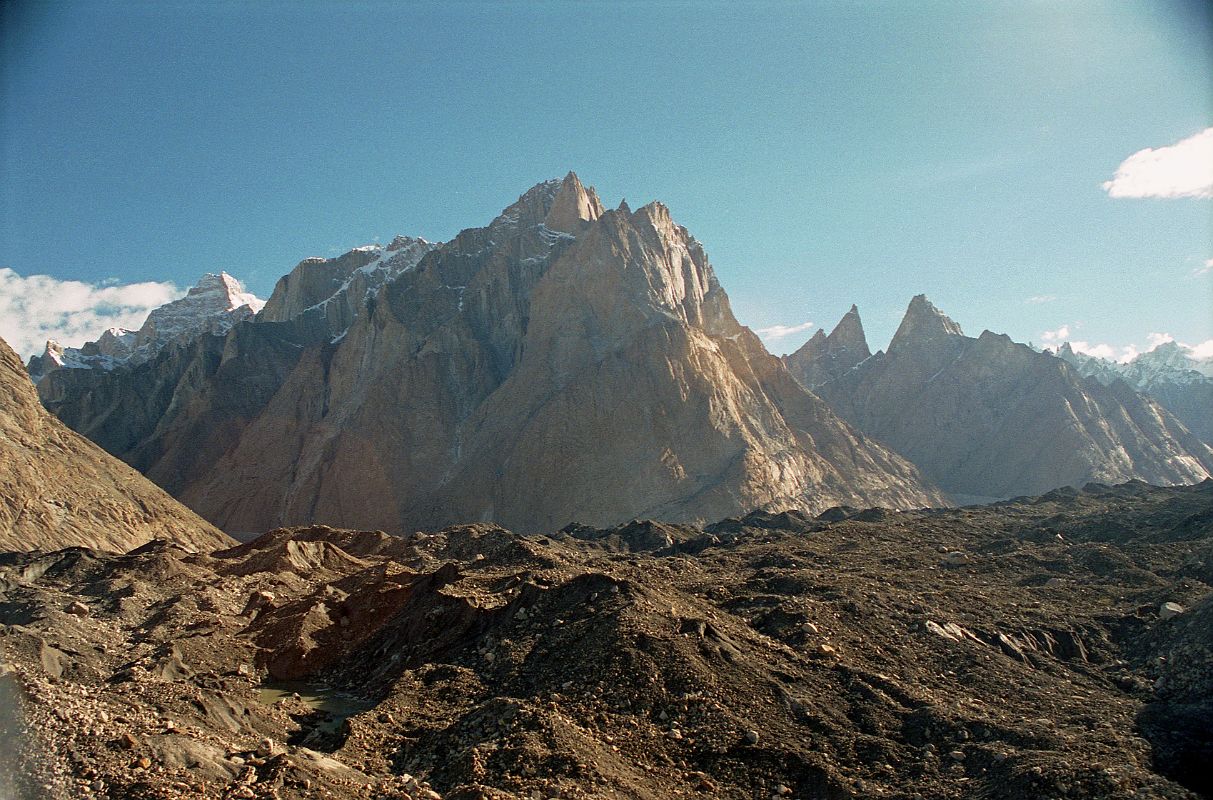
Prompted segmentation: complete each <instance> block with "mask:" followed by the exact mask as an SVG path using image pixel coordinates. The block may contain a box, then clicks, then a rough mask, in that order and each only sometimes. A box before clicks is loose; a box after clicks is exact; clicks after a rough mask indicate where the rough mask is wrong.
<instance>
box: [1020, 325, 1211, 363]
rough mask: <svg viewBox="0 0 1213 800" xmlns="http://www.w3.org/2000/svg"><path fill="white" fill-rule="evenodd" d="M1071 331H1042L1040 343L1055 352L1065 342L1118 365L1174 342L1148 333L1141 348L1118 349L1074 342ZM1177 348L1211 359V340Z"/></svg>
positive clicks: (1167, 336)
mask: <svg viewBox="0 0 1213 800" xmlns="http://www.w3.org/2000/svg"><path fill="white" fill-rule="evenodd" d="M1072 334H1073V330H1072V329H1071V327H1070V326H1069V325H1062V326H1061V327H1059V328H1057V329H1056V330H1052V331H1044V332H1043V333H1041V334H1040V341H1041V343H1042V344H1043V345H1044V346H1045V347H1047V348H1050V349H1052V350H1056V349H1057V348H1059V347H1061V346H1062V345H1063V344H1065V343H1066V342H1069V343H1070V349H1071V350H1073V351H1074V352H1075V353H1081V354H1082V355H1086V356H1095V357H1096V358H1102V359H1104V360H1105V361H1115V362H1117V363H1120V364H1124V363H1127V362H1129V361H1132V360H1133V359H1134V358H1137V356H1139V355H1143V354H1145V353H1149V352H1150V351H1152V350H1154V349H1155V348H1157V347H1158V346H1159V345H1163V344H1167V343H1168V342H1174V341H1175V337H1174V336H1172V335H1171V334H1169V333H1149V334H1147V335H1146V344H1145V346H1143V347H1138V346H1137V345H1136V344H1127V345H1121V346H1119V347H1117V346H1115V345H1110V344H1104V343H1098V342H1087V341H1083V340H1081V339H1079V340H1074V339H1071V338H1070V336H1071V335H1072ZM1178 344H1179V346H1180V347H1181V348H1182V349H1183V350H1185V351H1187V353H1188V355H1189V356H1191V357H1192V358H1196V359H1207V358H1213V339H1209V340H1207V341H1204V342H1201V343H1199V344H1184V343H1183V342H1178Z"/></svg>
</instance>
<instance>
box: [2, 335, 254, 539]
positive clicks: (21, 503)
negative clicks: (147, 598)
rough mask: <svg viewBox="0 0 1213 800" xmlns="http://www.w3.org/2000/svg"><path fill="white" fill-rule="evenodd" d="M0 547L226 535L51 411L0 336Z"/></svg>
mask: <svg viewBox="0 0 1213 800" xmlns="http://www.w3.org/2000/svg"><path fill="white" fill-rule="evenodd" d="M0 489H2V491H0V551H12V550H36V549H43V550H45V549H59V548H63V547H76V546H81V547H91V548H94V549H100V550H113V551H118V552H126V551H128V550H131V549H133V548H135V547H138V546H139V545H141V544H144V543H145V542H147V541H149V540H151V539H169V540H172V541H174V542H176V543H178V544H181V545H184V546H186V547H190V548H192V549H195V550H207V551H209V550H212V549H214V548H216V547H221V546H224V545H225V544H228V543H230V540H229V539H228V538H227V537H226V536H224V535H223V534H222V533H220V532H219V531H217V530H215V528H213V527H212V526H211V525H210V524H209V523H206V522H204V521H202V520H201V519H199V518H198V517H197V516H196V515H195V514H194V513H193V512H191V511H190V510H188V509H186V508H185V507H183V506H182V505H181V504H180V503H178V502H177V501H176V500H174V499H173V498H171V497H169V496H168V495H167V494H165V493H164V492H163V491H162V490H161V489H159V488H158V487H156V486H154V485H153V484H152V483H151V482H149V481H148V480H147V479H146V478H144V477H143V476H142V475H140V474H139V473H137V472H136V471H135V470H133V469H131V468H130V467H128V466H127V465H126V464H123V463H122V462H121V461H119V460H118V459H116V458H114V457H112V456H110V455H108V454H106V453H105V452H104V451H102V450H101V448H99V447H97V446H96V445H94V444H93V443H92V442H90V441H88V440H87V439H85V438H84V437H82V436H80V435H78V434H76V433H74V432H72V431H71V430H69V429H68V428H67V427H66V426H65V425H63V424H62V423H61V422H59V420H57V419H55V418H54V417H52V416H51V415H50V414H48V413H47V412H46V410H45V409H43V407H42V405H41V404H40V403H39V402H38V395H37V393H36V392H35V391H34V386H33V384H32V383H30V379H29V376H28V375H27V374H26V372H25V368H24V367H23V366H22V364H21V359H20V358H19V357H18V356H17V354H16V353H14V352H13V351H12V349H11V348H9V346H8V344H7V343H5V342H4V341H3V340H0Z"/></svg>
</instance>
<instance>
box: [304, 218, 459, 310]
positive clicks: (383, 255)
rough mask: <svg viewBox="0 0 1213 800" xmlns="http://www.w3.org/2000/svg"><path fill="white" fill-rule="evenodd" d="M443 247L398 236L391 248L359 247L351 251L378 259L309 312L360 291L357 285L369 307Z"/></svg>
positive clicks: (354, 274)
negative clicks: (372, 300) (385, 288)
mask: <svg viewBox="0 0 1213 800" xmlns="http://www.w3.org/2000/svg"><path fill="white" fill-rule="evenodd" d="M439 244H441V243H434V242H429V241H426V240H425V239H422V238H420V237H414V236H397V237H396V238H394V239H392V242H391V244H389V245H388V246H387V247H384V246H383V245H381V244H368V245H363V246H362V247H355V248H354V249H353V250H352V251H350V252H355V253H376V254H377V255H376V258H375V259H374V260H373V261H370V262H368V263H366V264H364V265H363V266H361V267H358V268H357V269H356V270H354V271H353V272H352V273H350V276H349V277H348V278H346V279H345V281H344V282H343V283H342V284H341V285H340V286H339V287H337V290H336V291H334V292H333V293H332V294H331V295H329V296H328V297H327V298H325V299H324V300H321V301H320V302H319V303H316V304H314V305H311V306H309V307H308V308H307V309H305V311H310V310H312V309H316V308H324V307H325V306H326V305H328V304H329V303H332V302H333V301H334V300H337V299H339V298H344V297H345V296H346V295H347V294H348V293H349V292H350V290H351V289H356V288H357V287H356V286H355V284H358V285H359V286H361V288H362V293H361V298H360V299H361V301H362V303H363V304H365V302H366V301H367V300H369V299H370V298H371V297H372V296H374V295H376V294H377V293H378V292H379V290H380V289H381V288H382V287H383V286H384V285H386V284H388V283H391V282H392V281H393V280H394V279H395V278H396V277H398V276H400V275H402V274H404V273H405V272H408V271H409V270H411V269H413V268H414V267H416V266H417V265H418V264H419V263H421V259H422V258H424V257H425V255H426V254H427V253H429V252H430V251H431V250H434V249H435V248H437V247H438V246H439Z"/></svg>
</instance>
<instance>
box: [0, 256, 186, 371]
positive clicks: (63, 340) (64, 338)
mask: <svg viewBox="0 0 1213 800" xmlns="http://www.w3.org/2000/svg"><path fill="white" fill-rule="evenodd" d="M184 294H185V290H184V289H180V288H178V287H177V286H176V285H175V284H173V283H169V282H155V281H147V282H144V283H127V284H114V283H111V282H110V281H103V282H102V283H101V284H90V283H83V282H81V281H64V280H59V279H58V278H55V277H52V276H50V275H29V276H26V277H22V276H21V275H19V274H17V273H16V272H14V271H13V270H12V269H9V268H8V267H0V337H3V339H4V340H5V341H6V342H8V344H9V346H10V347H12V348H13V349H14V350H16V351H17V352H18V353H19V354H20V355H21V356H22V357H23V358H28V357H29V356H31V355H39V354H40V353H41V352H42V349H43V347H44V346H45V345H46V340H47V339H54V340H56V341H58V342H59V343H60V344H62V345H65V346H69V347H79V346H80V345H82V344H84V343H85V342H87V341H92V340H95V339H96V338H97V337H98V336H100V335H101V333H102V332H103V331H104V330H105V329H106V328H132V329H133V328H138V327H139V326H141V325H142V324H143V321H144V320H145V319H147V315H148V313H150V312H151V311H152V309H154V308H158V307H160V306H162V305H164V304H165V303H168V302H170V301H172V300H176V299H177V298H179V297H181V296H183V295H184Z"/></svg>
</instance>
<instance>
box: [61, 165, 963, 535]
mask: <svg viewBox="0 0 1213 800" xmlns="http://www.w3.org/2000/svg"><path fill="white" fill-rule="evenodd" d="M383 257H384V256H383V254H382V253H379V254H376V253H375V252H373V251H370V250H366V251H355V252H354V253H351V254H347V256H343V257H341V258H339V259H333V260H330V261H327V262H320V261H316V262H312V261H306V262H304V263H303V264H301V265H300V267H299V268H297V269H296V271H295V272H294V273H292V277H290V278H288V279H286V280H284V281H283V282H280V284H279V287H278V288H277V289H275V292H274V296H273V297H271V299H270V301H269V302H268V303H267V304H266V307H265V309H264V310H263V311H262V313H261V314H260V315H259V316H258V318H257V319H256V320H255V321H253V322H249V323H245V324H242V325H239V326H237V327H236V328H234V329H233V330H232V331H231V332H230V333H229V334H228V335H227V337H226V339H225V340H224V341H223V344H222V348H221V352H220V350H219V349H218V348H217V347H215V346H213V345H206V346H203V345H201V344H199V343H195V345H194V347H193V353H192V354H179V355H177V356H174V357H173V358H169V357H165V358H164V359H162V360H161V361H160V362H158V364H159V365H161V366H163V367H164V368H163V369H161V368H160V367H158V366H157V365H152V366H153V368H152V369H150V370H149V371H148V372H145V373H137V372H136V371H129V372H124V373H122V374H117V373H114V374H111V375H102V376H99V377H100V382H101V383H102V384H104V386H95V387H92V388H91V389H90V390H89V392H86V393H84V394H80V393H63V394H61V395H59V396H56V397H50V396H45V395H44V400H45V401H46V402H47V403H48V406H49V407H50V408H52V409H53V410H55V412H56V413H57V414H59V415H60V416H61V417H62V418H64V419H65V420H70V421H71V424H73V425H75V426H78V427H79V428H80V429H81V430H98V429H100V428H101V427H106V426H108V427H109V428H111V429H115V430H116V429H122V430H121V436H109V437H106V438H103V439H101V441H103V442H104V443H105V444H106V446H107V447H111V446H112V447H114V450H113V451H114V452H116V453H117V454H119V455H120V456H122V457H123V458H126V459H128V460H130V461H131V462H132V463H135V464H136V465H137V466H138V467H139V468H140V469H141V470H144V471H145V472H146V474H147V475H148V476H149V477H151V478H152V479H153V480H155V481H156V482H157V483H159V484H160V485H162V486H164V487H165V488H167V489H168V490H169V491H171V492H172V493H173V494H174V495H176V496H177V497H179V498H180V499H182V500H183V501H184V502H185V503H186V504H187V505H189V506H191V507H192V508H194V509H196V510H197V511H198V512H199V513H201V514H202V515H203V516H205V517H206V518H208V519H210V520H211V521H213V522H215V523H216V524H217V525H219V526H221V527H223V528H225V529H227V530H230V531H255V530H263V529H267V528H271V527H274V526H276V525H282V524H295V523H299V524H302V523H309V524H310V523H313V522H324V523H328V524H334V525H344V526H356V527H364V528H381V529H384V530H390V531H400V530H409V529H417V528H437V527H442V526H444V525H447V524H451V523H454V522H461V521H468V520H491V521H494V522H497V523H500V524H503V525H508V526H511V527H513V528H515V529H517V530H522V531H533V530H542V529H551V528H553V527H560V526H562V525H565V524H567V523H570V522H574V521H577V522H584V523H588V524H613V523H616V522H619V521H623V520H627V519H630V518H632V517H639V516H660V517H663V518H666V519H672V520H688V521H689V520H704V519H712V518H718V517H722V516H727V515H730V514H735V513H738V512H740V511H748V510H750V509H753V508H755V507H780V508H799V509H802V510H808V511H814V510H818V511H819V510H822V509H824V508H827V507H829V506H834V505H840V504H851V505H885V506H892V507H917V506H923V505H929V504H933V503H940V502H943V500H944V498H943V496H942V495H941V494H940V493H939V492H938V491H937V490H935V489H934V488H932V487H931V486H930V485H929V483H928V482H926V481H924V480H923V479H922V478H921V476H920V475H919V473H918V471H917V470H916V469H915V468H914V467H913V466H912V465H911V464H909V463H908V462H906V461H905V460H904V459H903V458H901V457H899V456H898V455H896V454H894V453H893V452H891V451H889V450H888V449H887V448H885V447H884V446H882V445H880V444H878V443H876V442H873V441H871V440H869V439H868V438H866V437H865V436H863V435H862V434H859V433H857V432H856V431H854V430H853V429H852V428H850V427H849V426H848V425H846V424H845V423H844V422H842V421H841V420H840V419H839V418H838V417H837V416H836V415H835V414H834V413H833V412H832V411H831V410H830V409H829V408H828V407H827V406H826V405H825V404H824V403H823V402H821V401H820V400H819V399H818V398H816V397H814V396H813V395H811V394H809V393H808V392H806V391H804V390H803V389H802V388H801V387H800V386H799V385H798V384H796V382H795V381H794V380H793V378H792V376H791V375H790V374H789V373H788V371H787V370H786V369H785V368H784V366H783V365H782V363H781V362H780V361H779V360H778V359H776V358H774V357H773V356H771V355H769V354H768V353H767V352H766V351H765V350H764V349H763V347H762V345H761V344H760V342H759V341H758V339H757V338H756V337H755V336H754V335H753V334H752V333H751V332H750V331H749V330H748V329H746V328H743V327H742V326H741V325H739V324H738V323H737V321H736V319H735V318H734V317H733V314H732V312H731V311H730V309H729V303H728V298H727V297H726V295H725V293H724V291H723V289H722V288H721V287H720V285H719V283H718V282H717V280H716V277H715V275H714V273H713V271H712V268H711V266H710V264H709V263H708V260H707V256H706V255H705V253H704V251H703V249H702V247H701V246H700V245H699V243H698V242H696V241H695V240H694V238H693V237H691V236H690V234H689V233H688V232H687V231H686V230H685V229H684V228H682V227H681V226H679V225H677V224H676V223H675V222H674V221H673V220H672V219H671V217H670V214H669V211H668V210H667V209H666V208H665V207H664V206H663V205H661V204H660V203H651V204H649V205H647V206H645V207H643V208H641V209H638V210H637V211H635V212H632V211H630V210H629V209H628V208H627V207H626V206H625V205H622V204H621V207H620V208H619V209H616V210H614V211H603V206H602V204H601V202H600V201H599V200H598V198H597V196H596V195H595V193H594V192H593V190H592V189H588V188H586V187H585V186H583V185H582V184H581V182H580V181H579V180H578V178H577V176H576V175H573V174H571V173H570V174H569V175H568V176H567V177H566V178H564V179H563V180H556V181H548V182H545V183H542V184H539V185H537V186H535V187H534V188H532V189H531V190H529V191H528V192H526V193H525V194H523V195H522V196H521V197H520V198H519V199H518V201H517V202H516V203H514V204H513V205H511V206H510V207H509V208H507V209H506V210H505V211H504V212H502V214H501V215H500V216H498V217H497V218H496V219H495V220H494V221H493V222H492V223H491V224H490V225H489V226H488V227H485V228H473V229H469V230H465V231H463V232H462V233H460V234H459V235H458V236H457V237H455V239H454V240H453V241H451V242H448V243H446V244H443V245H432V246H429V249H428V250H426V252H424V253H423V254H422V255H421V256H420V257H419V259H418V260H417V261H415V262H414V263H409V264H407V266H402V265H401V264H397V266H396V268H394V269H393V270H392V273H391V274H390V275H389V276H388V277H386V278H385V279H384V280H383V281H382V283H381V284H380V285H378V286H377V287H371V288H370V289H369V290H367V289H366V288H362V287H358V288H357V289H354V288H353V286H352V283H351V278H352V277H353V278H355V279H356V278H357V275H359V274H365V273H366V267H367V266H368V265H370V264H372V263H373V262H374V261H377V260H382V259H383ZM330 290H332V291H333V294H331V295H329V297H325V296H324V295H325V293H326V292H329V291H330ZM343 292H344V295H342V293H343ZM170 362H171V363H170ZM135 381H140V382H142V383H143V384H144V385H147V386H160V387H161V388H160V390H159V396H160V397H161V398H162V399H161V400H160V401H159V405H158V408H157V409H156V413H149V414H148V415H147V417H146V419H145V420H144V421H143V422H142V423H140V424H139V425H138V426H136V428H134V429H132V428H130V427H128V426H125V423H124V422H123V421H120V420H115V418H114V415H113V414H112V413H109V412H108V411H107V410H106V409H107V408H110V407H112V403H111V398H115V397H117V396H119V395H121V394H122V393H123V392H129V391H130V390H129V388H126V387H128V386H129V385H130V384H131V383H133V382H135ZM89 393H91V395H92V396H93V397H94V398H102V397H104V398H106V399H105V400H104V401H103V402H98V401H97V400H96V399H95V400H94V401H91V402H90V401H88V400H87V399H86V397H85V395H87V394H89ZM86 406H88V408H87V409H86V408H85V407H86ZM101 418H105V419H107V420H109V421H108V422H107V423H106V424H105V425H102V424H101V423H100V422H99V419H101Z"/></svg>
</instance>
